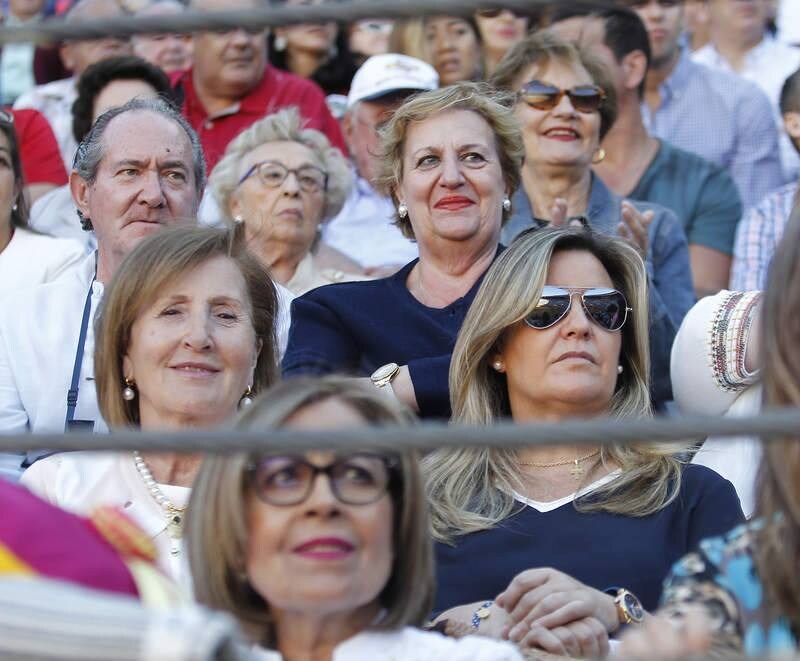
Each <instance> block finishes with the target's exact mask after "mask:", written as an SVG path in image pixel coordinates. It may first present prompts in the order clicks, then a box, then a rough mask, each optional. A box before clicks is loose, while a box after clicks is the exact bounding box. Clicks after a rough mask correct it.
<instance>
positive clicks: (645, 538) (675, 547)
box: [435, 464, 744, 613]
mask: <svg viewBox="0 0 800 661" xmlns="http://www.w3.org/2000/svg"><path fill="white" fill-rule="evenodd" d="M742 521H744V515H743V514H742V508H741V506H740V505H739V498H738V497H737V495H736V491H735V490H734V488H733V485H732V484H731V483H730V482H728V481H727V480H725V479H724V478H722V477H720V476H719V475H717V473H715V472H714V471H712V470H711V469H709V468H706V467H705V466H698V465H694V464H690V465H688V466H686V467H685V468H684V470H683V480H682V482H681V490H680V493H679V495H678V497H677V498H676V499H675V500H674V501H673V502H672V503H671V504H670V505H668V506H667V507H665V508H663V509H662V510H661V511H659V512H657V513H656V514H652V515H650V516H646V517H632V516H622V515H618V514H607V513H604V512H597V513H581V512H578V511H577V510H576V509H575V507H574V506H573V504H572V502H569V503H567V504H565V505H562V506H561V507H558V508H556V509H554V510H552V511H549V512H539V511H538V510H536V509H534V508H533V507H530V506H525V505H521V507H520V510H519V511H518V512H516V513H515V514H513V515H512V516H510V517H509V518H508V519H506V520H505V521H504V522H503V523H501V524H500V525H499V526H497V527H495V528H492V529H491V530H483V531H481V532H477V533H471V534H469V535H465V536H464V537H461V538H459V539H458V540H457V543H456V546H455V547H453V546H448V545H445V544H441V543H437V544H436V560H437V566H436V578H437V590H436V606H435V612H436V613H439V612H441V611H444V610H447V609H448V608H452V607H453V606H458V605H462V604H468V603H472V602H475V601H481V600H484V599H494V598H495V597H496V596H497V595H498V594H500V593H501V592H502V591H503V590H505V589H506V588H507V587H508V584H509V583H510V582H511V580H512V579H513V578H514V577H515V576H516V575H517V574H519V573H520V572H522V571H524V570H526V569H533V568H536V567H552V568H553V569H558V570H559V571H562V572H564V573H566V574H569V575H570V576H572V577H573V578H575V579H577V580H579V581H581V582H582V583H585V584H586V585H589V586H591V587H594V588H597V589H598V590H605V589H607V588H611V587H624V588H627V589H628V590H630V591H631V592H633V593H634V594H635V595H636V596H637V597H639V599H640V600H641V602H642V605H643V606H644V607H645V608H646V609H647V610H653V609H655V608H656V606H657V605H658V600H659V597H660V595H661V587H662V581H663V580H664V578H665V577H666V576H667V574H668V572H669V570H670V569H671V567H672V565H673V564H674V563H675V562H676V561H677V560H678V559H680V558H681V557H683V556H684V555H685V554H686V553H688V552H690V551H693V550H695V548H696V547H697V545H698V543H699V542H700V540H701V539H703V538H705V537H711V536H715V535H720V534H722V533H724V532H726V531H727V530H730V529H731V528H733V527H734V526H735V525H737V524H738V523H740V522H742Z"/></svg>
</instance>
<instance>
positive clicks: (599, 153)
mask: <svg viewBox="0 0 800 661" xmlns="http://www.w3.org/2000/svg"><path fill="white" fill-rule="evenodd" d="M605 158H606V150H605V149H603V148H602V147H598V148H597V149H596V150H595V152H594V157H593V158H592V163H594V164H595V165H597V164H598V163H602V162H603V161H604V160H605Z"/></svg>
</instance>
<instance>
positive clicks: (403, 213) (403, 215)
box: [397, 202, 408, 220]
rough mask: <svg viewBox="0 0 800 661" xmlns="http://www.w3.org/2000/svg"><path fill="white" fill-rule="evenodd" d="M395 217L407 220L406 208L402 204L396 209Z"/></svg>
mask: <svg viewBox="0 0 800 661" xmlns="http://www.w3.org/2000/svg"><path fill="white" fill-rule="evenodd" d="M397 215H398V216H400V218H402V219H404V220H405V219H406V218H408V207H407V206H406V205H405V204H404V203H403V202H401V203H400V204H399V206H398V207H397Z"/></svg>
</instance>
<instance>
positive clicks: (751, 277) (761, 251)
mask: <svg viewBox="0 0 800 661" xmlns="http://www.w3.org/2000/svg"><path fill="white" fill-rule="evenodd" d="M798 187H800V185H799V184H797V183H791V184H786V185H785V186H783V187H782V188H779V189H778V190H776V191H773V192H772V193H770V194H769V195H767V197H765V198H764V199H763V200H761V202H760V203H759V204H757V205H756V206H754V207H753V208H751V209H750V210H749V211H748V212H747V213H746V214H745V215H744V217H743V218H742V221H741V222H740V223H739V226H738V227H737V229H736V243H735V244H734V247H733V265H732V266H731V287H730V288H731V289H732V290H733V291H751V290H753V289H762V290H763V289H765V288H766V286H767V272H768V271H769V265H770V262H771V261H772V256H773V255H774V254H775V250H776V249H777V247H778V243H780V240H781V237H782V236H783V230H784V229H785V228H786V224H787V223H788V222H789V217H790V216H791V215H792V208H793V207H794V200H795V196H796V195H797V194H798Z"/></svg>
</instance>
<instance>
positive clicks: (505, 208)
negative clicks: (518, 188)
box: [503, 195, 511, 213]
mask: <svg viewBox="0 0 800 661" xmlns="http://www.w3.org/2000/svg"><path fill="white" fill-rule="evenodd" d="M503 211H505V212H506V213H508V212H509V211H511V199H510V198H509V197H508V195H506V196H505V197H504V198H503Z"/></svg>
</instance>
